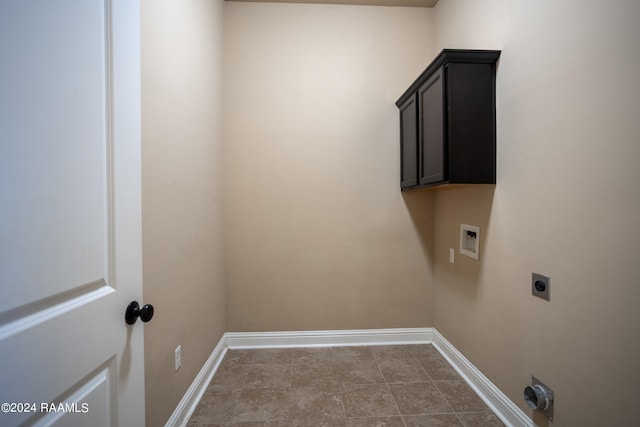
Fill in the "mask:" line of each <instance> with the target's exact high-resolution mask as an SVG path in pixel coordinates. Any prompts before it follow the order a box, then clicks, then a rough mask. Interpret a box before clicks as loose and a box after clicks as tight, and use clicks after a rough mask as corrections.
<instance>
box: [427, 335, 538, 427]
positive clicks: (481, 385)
mask: <svg viewBox="0 0 640 427" xmlns="http://www.w3.org/2000/svg"><path fill="white" fill-rule="evenodd" d="M432 344H433V346H434V347H435V348H436V350H438V351H439V352H440V354H442V356H443V357H444V358H445V359H447V361H448V362H449V364H451V366H453V367H454V368H455V370H456V371H458V373H459V374H460V376H462V378H464V380H465V381H466V382H467V384H469V386H470V387H471V388H472V389H473V390H474V391H475V392H476V393H477V394H478V395H479V396H480V398H482V400H484V402H485V403H486V404H487V406H489V408H491V410H492V411H493V412H495V414H496V415H497V416H498V417H499V418H500V420H501V421H502V422H503V423H505V424H506V425H507V426H514V427H515V426H517V427H533V426H534V423H533V421H532V420H531V418H529V417H528V416H527V414H525V413H524V412H522V410H521V409H520V408H519V407H518V406H517V405H516V404H515V403H513V402H512V401H511V399H509V398H508V397H507V396H506V395H505V394H504V393H503V392H502V391H500V389H499V388H498V387H496V386H495V385H494V384H493V383H492V382H491V381H489V379H488V378H487V377H486V376H485V375H484V374H483V373H482V372H480V370H479V369H478V368H476V367H475V366H474V365H473V364H472V363H471V362H470V361H469V360H468V359H467V358H466V357H464V356H463V355H462V353H460V352H459V351H458V350H457V349H456V348H455V347H454V346H453V345H452V344H451V343H450V342H449V341H447V340H446V338H445V337H443V336H442V335H441V334H440V333H439V332H438V331H436V330H434V334H433V342H432Z"/></svg>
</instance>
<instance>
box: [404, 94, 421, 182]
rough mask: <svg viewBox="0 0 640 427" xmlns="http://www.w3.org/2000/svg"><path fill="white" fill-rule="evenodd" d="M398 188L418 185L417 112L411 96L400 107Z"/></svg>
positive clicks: (414, 101)
mask: <svg viewBox="0 0 640 427" xmlns="http://www.w3.org/2000/svg"><path fill="white" fill-rule="evenodd" d="M400 159H401V163H400V186H401V188H407V187H413V186H416V185H418V110H417V103H416V97H415V96H412V97H411V98H409V99H408V100H407V101H406V102H405V103H404V104H403V105H402V106H401V107H400Z"/></svg>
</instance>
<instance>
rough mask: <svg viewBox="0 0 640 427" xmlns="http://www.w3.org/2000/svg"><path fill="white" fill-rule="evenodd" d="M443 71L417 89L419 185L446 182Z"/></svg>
mask: <svg viewBox="0 0 640 427" xmlns="http://www.w3.org/2000/svg"><path fill="white" fill-rule="evenodd" d="M444 109H445V105H444V98H443V73H442V70H440V71H439V72H437V73H436V74H434V76H433V77H432V78H430V79H429V80H427V82H426V83H425V84H424V85H423V86H422V87H421V88H420V89H418V110H419V111H420V144H419V147H420V153H419V155H420V184H431V183H434V182H439V181H444V180H445V172H446V171H445V158H444V155H445V150H444V143H445V142H444Z"/></svg>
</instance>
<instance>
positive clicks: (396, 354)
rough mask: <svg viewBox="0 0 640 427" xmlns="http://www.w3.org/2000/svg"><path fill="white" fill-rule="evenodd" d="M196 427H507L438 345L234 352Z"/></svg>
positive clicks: (202, 404)
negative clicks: (442, 353) (439, 350)
mask: <svg viewBox="0 0 640 427" xmlns="http://www.w3.org/2000/svg"><path fill="white" fill-rule="evenodd" d="M189 426H210V427H213V426H219V427H227V426H238V427H240V426H243V427H253V426H269V427H276V426H277V427H285V426H286V427H293V426H300V427H315V426H327V427H336V426H341V427H342V426H344V427H365V426H366V427H370V426H378V427H387V426H388V427H396V426H397V427H416V426H443V427H444V426H466V427H484V426H503V424H502V422H500V420H499V419H498V417H497V416H496V415H495V414H493V413H492V412H491V410H490V409H489V408H488V407H487V406H486V405H485V404H484V402H483V401H482V400H481V399H480V398H479V397H478V396H477V395H476V394H475V393H474V392H473V390H472V389H471V388H470V387H469V386H468V385H467V384H466V383H465V382H464V381H463V380H462V378H461V377H460V376H459V375H458V374H457V372H456V371H455V370H454V369H453V368H452V367H451V366H450V365H449V364H448V363H447V362H446V360H445V359H444V358H443V357H442V356H441V355H440V354H439V353H438V351H437V350H435V349H434V348H433V347H432V346H431V345H428V344H424V345H393V346H362V347H315V348H294V349H291V348H289V349H260V350H229V351H228V352H227V354H226V355H225V358H224V360H223V361H222V363H221V364H220V367H219V368H218V371H217V372H216V374H215V375H214V377H213V380H212V381H211V383H210V384H209V387H208V388H207V390H206V392H205V393H204V395H203V397H202V399H201V401H200V403H199V404H198V407H197V408H196V410H195V412H194V413H193V415H192V417H191V419H190V420H189Z"/></svg>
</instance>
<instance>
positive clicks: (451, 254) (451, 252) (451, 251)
mask: <svg viewBox="0 0 640 427" xmlns="http://www.w3.org/2000/svg"><path fill="white" fill-rule="evenodd" d="M455 259H456V251H455V249H453V248H449V262H450V263H451V264H453V263H454V262H455Z"/></svg>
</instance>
